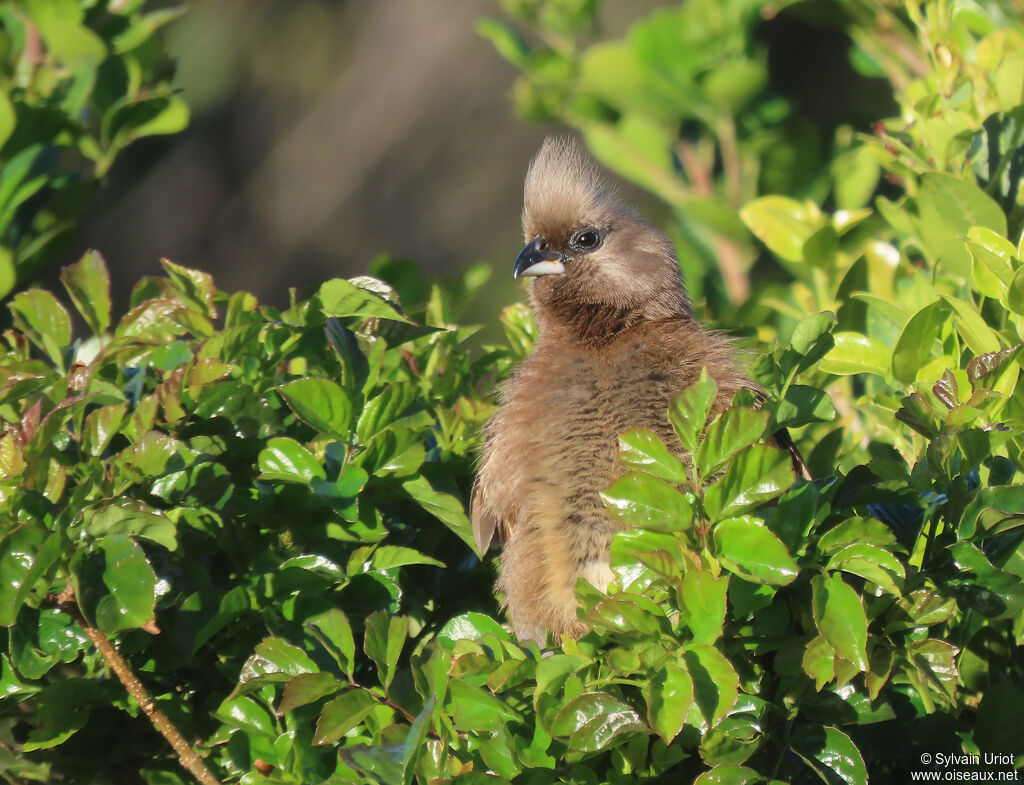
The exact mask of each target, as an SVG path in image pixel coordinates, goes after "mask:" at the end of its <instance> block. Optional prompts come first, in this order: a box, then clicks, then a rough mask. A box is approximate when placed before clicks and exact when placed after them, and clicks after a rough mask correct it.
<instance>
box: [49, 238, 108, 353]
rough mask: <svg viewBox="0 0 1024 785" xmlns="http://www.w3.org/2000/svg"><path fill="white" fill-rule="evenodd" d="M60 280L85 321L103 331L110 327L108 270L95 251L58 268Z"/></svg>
mask: <svg viewBox="0 0 1024 785" xmlns="http://www.w3.org/2000/svg"><path fill="white" fill-rule="evenodd" d="M60 280H61V283H63V284H64V288H65V289H67V292H68V295H69V296H70V297H71V302H73V303H74V304H75V308H77V309H78V312H79V313H80V314H82V318H83V319H85V323H86V324H88V325H89V328H90V329H91V330H92V331H93V332H94V333H95V334H96V335H102V334H103V333H105V332H106V331H107V328H108V327H110V272H109V271H108V270H107V263H106V262H105V261H104V260H103V257H102V256H100V254H99V253H98V252H97V251H88V252H86V254H85V255H84V256H83V257H82V258H81V259H79V260H78V261H77V262H75V263H74V264H72V265H69V266H68V267H65V268H64V269H63V270H61V271H60Z"/></svg>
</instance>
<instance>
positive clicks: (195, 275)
mask: <svg viewBox="0 0 1024 785" xmlns="http://www.w3.org/2000/svg"><path fill="white" fill-rule="evenodd" d="M160 264H161V266H162V267H163V268H164V272H166V273H167V277H168V278H169V279H170V280H171V283H172V285H173V286H174V288H175V289H176V290H177V291H178V292H180V293H181V295H182V297H183V298H184V300H185V302H187V303H188V304H189V305H190V306H191V307H192V308H194V309H195V310H196V311H198V312H199V313H201V314H202V315H203V316H206V317H207V318H209V319H213V318H215V317H216V316H217V309H216V307H215V306H214V304H213V299H214V296H215V295H216V293H217V290H216V288H215V287H214V285H213V276H212V275H210V274H209V273H204V272H203V271H201V270H193V269H191V268H189V267H182V266H181V265H180V264H175V263H174V262H172V261H170V260H169V259H161V260H160Z"/></svg>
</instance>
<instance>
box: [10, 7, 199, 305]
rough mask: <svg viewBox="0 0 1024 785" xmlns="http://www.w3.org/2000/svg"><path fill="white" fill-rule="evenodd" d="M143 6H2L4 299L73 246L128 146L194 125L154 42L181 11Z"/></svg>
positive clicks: (162, 54)
mask: <svg viewBox="0 0 1024 785" xmlns="http://www.w3.org/2000/svg"><path fill="white" fill-rule="evenodd" d="M144 6H145V2H144V0H131V1H130V2H116V1H115V0H99V2H95V0H88V1H87V0H59V2H58V1H57V0H53V1H52V2H33V1H32V0H24V1H23V2H13V3H4V4H3V5H2V6H0V181H2V182H3V186H0V298H4V297H6V296H7V295H8V294H9V293H10V292H11V291H12V290H13V289H16V288H20V287H24V286H25V285H26V284H27V283H28V282H30V281H31V280H32V279H33V278H35V277H36V276H37V275H38V274H39V272H40V270H41V269H42V267H43V266H44V265H45V264H46V263H47V262H48V261H50V260H51V259H53V257H54V256H55V255H56V254H58V253H60V252H61V251H64V250H66V248H67V245H68V243H69V241H70V239H71V238H72V237H73V235H74V232H75V229H76V224H77V221H78V219H79V217H80V216H81V214H82V212H83V211H84V210H85V208H86V206H87V205H88V204H89V201H90V200H91V198H92V197H93V195H94V194H95V193H96V189H97V187H98V185H99V182H100V180H101V179H102V178H103V176H104V175H105V174H106V173H107V171H108V170H109V169H110V166H111V165H112V164H113V162H114V160H115V158H116V157H117V155H118V154H119V153H120V152H121V150H123V149H124V148H125V147H126V146H127V145H129V144H130V143H131V142H133V141H135V140H136V139H140V138H142V137H145V136H152V135H154V134H168V133H175V132H177V131H180V130H181V129H182V128H184V127H185V125H186V124H187V123H188V107H187V106H186V105H185V102H184V101H182V100H181V98H179V97H178V96H176V95H174V94H173V93H172V92H171V89H170V85H169V83H168V80H169V77H170V73H171V71H170V63H169V61H168V60H167V58H166V56H165V54H164V52H163V48H162V46H161V44H160V41H159V40H158V38H157V37H156V36H155V35H154V33H155V32H156V30H157V29H158V28H159V27H160V26H162V25H163V24H165V23H167V22H169V21H171V20H172V19H174V18H176V17H177V16H179V15H180V14H181V13H182V9H173V8H162V9H158V10H151V11H146V10H145V9H144Z"/></svg>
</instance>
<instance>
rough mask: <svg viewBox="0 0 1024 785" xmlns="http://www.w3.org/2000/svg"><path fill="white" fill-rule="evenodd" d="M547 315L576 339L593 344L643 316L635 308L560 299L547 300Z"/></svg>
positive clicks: (616, 333)
mask: <svg viewBox="0 0 1024 785" xmlns="http://www.w3.org/2000/svg"><path fill="white" fill-rule="evenodd" d="M543 310H544V311H546V312H547V313H545V314H543V315H544V316H547V317H548V318H547V319H545V320H544V321H549V323H550V324H551V325H552V326H553V327H555V328H556V329H558V330H560V331H565V332H567V333H568V335H569V337H571V338H572V339H573V340H575V341H577V342H579V343H583V344H587V345H590V346H600V345H603V344H607V343H610V342H611V341H613V340H615V338H616V337H618V336H619V335H620V334H621V333H623V332H625V331H626V330H628V329H629V328H630V327H632V326H633V325H634V324H636V323H637V322H639V321H641V319H643V314H642V313H641V312H640V311H639V310H637V309H635V308H628V307H621V306H614V305H607V304H604V303H581V302H573V301H565V300H558V301H555V302H551V303H546V304H545V307H544V308H543Z"/></svg>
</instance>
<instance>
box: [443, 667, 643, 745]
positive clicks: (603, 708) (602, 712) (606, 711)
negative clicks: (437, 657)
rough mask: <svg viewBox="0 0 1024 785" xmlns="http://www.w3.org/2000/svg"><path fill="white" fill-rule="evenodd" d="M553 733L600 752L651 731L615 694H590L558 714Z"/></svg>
mask: <svg viewBox="0 0 1024 785" xmlns="http://www.w3.org/2000/svg"><path fill="white" fill-rule="evenodd" d="M453 684H454V682H453ZM550 731H551V735H552V736H556V737H557V736H561V737H565V736H568V737H569V748H570V749H573V750H578V751H580V752H597V751H599V750H604V749H608V748H609V747H611V746H613V745H612V742H613V741H615V740H616V739H617V738H618V737H619V736H621V735H622V734H624V733H634V732H648V728H647V726H646V725H645V724H644V723H643V722H642V721H641V719H640V716H639V715H638V714H637V713H636V712H635V711H634V710H633V709H632V708H631V707H630V706H629V705H627V704H625V703H623V702H622V701H620V700H618V699H617V698H615V697H614V696H613V695H611V694H609V693H607V692H588V693H584V694H583V695H580V696H578V697H576V698H574V699H573V700H571V701H569V703H568V704H566V706H565V707H564V708H563V709H562V710H561V711H559V712H558V714H556V715H555V718H554V720H553V721H552V723H551V728H550Z"/></svg>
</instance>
